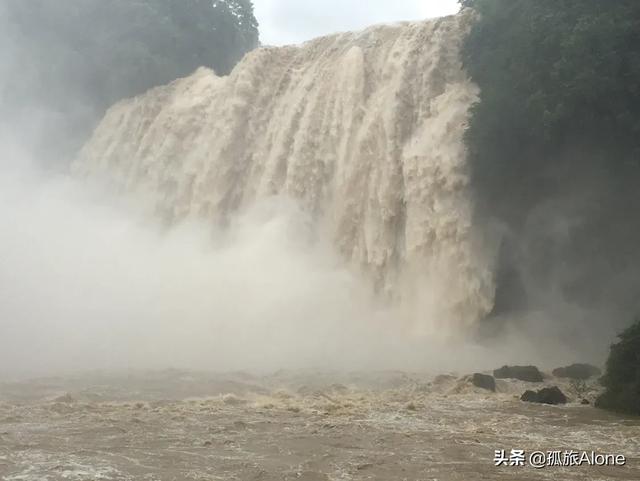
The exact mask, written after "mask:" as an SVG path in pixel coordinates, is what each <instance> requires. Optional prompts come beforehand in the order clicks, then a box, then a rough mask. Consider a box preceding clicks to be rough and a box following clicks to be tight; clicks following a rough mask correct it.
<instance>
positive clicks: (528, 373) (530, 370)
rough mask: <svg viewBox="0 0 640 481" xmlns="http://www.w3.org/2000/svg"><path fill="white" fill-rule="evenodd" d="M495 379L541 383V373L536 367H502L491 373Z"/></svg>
mask: <svg viewBox="0 0 640 481" xmlns="http://www.w3.org/2000/svg"><path fill="white" fill-rule="evenodd" d="M493 377H495V378H496V379H505V378H512V379H519V380H520V381H528V382H542V373H541V372H540V371H539V370H538V368H537V367H536V366H502V367H501V368H500V369H496V370H494V371H493Z"/></svg>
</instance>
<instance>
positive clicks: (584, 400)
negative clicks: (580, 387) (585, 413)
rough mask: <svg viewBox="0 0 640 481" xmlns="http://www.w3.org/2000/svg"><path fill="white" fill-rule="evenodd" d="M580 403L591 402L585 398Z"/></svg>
mask: <svg viewBox="0 0 640 481" xmlns="http://www.w3.org/2000/svg"><path fill="white" fill-rule="evenodd" d="M580 404H591V403H590V402H589V400H588V399H583V400H582V401H580Z"/></svg>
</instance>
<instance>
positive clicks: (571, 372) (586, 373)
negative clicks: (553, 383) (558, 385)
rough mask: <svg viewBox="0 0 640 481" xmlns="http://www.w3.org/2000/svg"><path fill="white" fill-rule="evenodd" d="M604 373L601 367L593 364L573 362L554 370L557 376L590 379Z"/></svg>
mask: <svg viewBox="0 0 640 481" xmlns="http://www.w3.org/2000/svg"><path fill="white" fill-rule="evenodd" d="M601 373H602V371H600V369H598V368H597V367H596V366H592V365H591V364H581V363H576V364H571V365H570V366H565V367H558V368H556V369H554V370H553V375H554V376H555V377H568V378H571V379H589V378H590V377H593V376H599V375H600V374H601Z"/></svg>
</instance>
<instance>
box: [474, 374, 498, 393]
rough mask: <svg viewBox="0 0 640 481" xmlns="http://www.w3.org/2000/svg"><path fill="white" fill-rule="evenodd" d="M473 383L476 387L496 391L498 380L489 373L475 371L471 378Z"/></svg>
mask: <svg viewBox="0 0 640 481" xmlns="http://www.w3.org/2000/svg"><path fill="white" fill-rule="evenodd" d="M471 383H472V384H473V385H474V386H476V387H480V388H482V389H487V390H489V391H491V392H496V380H495V379H494V378H493V376H489V375H488V374H480V373H475V374H474V375H473V377H472V378H471Z"/></svg>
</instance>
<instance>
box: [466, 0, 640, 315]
mask: <svg viewBox="0 0 640 481" xmlns="http://www.w3.org/2000/svg"><path fill="white" fill-rule="evenodd" d="M460 3H461V4H462V6H463V7H470V8H473V9H474V10H475V11H476V12H477V13H478V14H479V15H478V19H477V21H476V22H475V24H474V26H473V28H472V31H471V33H470V35H469V36H468V38H467V40H466V44H465V48H464V62H465V67H466V68H467V70H468V72H469V73H470V75H471V77H472V78H473V80H474V81H475V82H476V83H477V84H478V85H479V87H480V88H481V101H480V102H479V103H477V104H476V105H475V107H474V110H473V116H472V119H471V122H470V126H469V129H468V131H467V144H468V147H469V153H470V163H471V168H472V179H473V182H472V183H473V186H474V189H475V196H476V206H477V211H476V221H477V222H478V223H479V224H480V225H485V226H488V225H491V226H499V227H500V231H501V232H502V233H506V235H505V236H504V238H505V241H504V242H505V244H504V245H506V247H505V248H504V249H503V252H502V257H501V264H509V265H507V266H505V265H501V266H500V269H501V270H500V272H502V275H503V282H502V283H501V285H499V286H498V287H499V291H498V298H499V299H500V297H501V296H502V297H505V294H504V293H505V292H507V293H508V294H507V295H506V296H507V297H511V298H518V299H519V302H520V303H528V304H532V303H535V302H536V301H535V299H534V297H536V296H538V297H541V298H542V297H544V295H543V294H542V293H543V292H544V291H547V292H548V291H553V292H554V295H556V296H558V295H559V296H560V297H562V298H563V299H564V300H566V301H567V302H568V303H573V304H577V305H580V306H583V307H588V308H589V309H590V310H592V311H593V309H592V308H593V307H596V308H601V309H609V308H610V307H611V308H612V309H615V310H616V311H619V312H617V313H616V318H618V319H625V318H628V316H629V314H630V313H635V312H638V310H639V309H640V296H639V295H638V293H639V292H640V215H638V209H639V208H640V188H639V186H640V2H638V1H636V0H617V1H615V2H603V1H600V0H539V1H538V0H537V1H531V0H462V1H461V2H460ZM507 244H508V245H507ZM505 252H506V254H505ZM514 270H517V271H518V272H517V275H514ZM505 279H507V280H505ZM499 281H500V279H499ZM520 284H522V286H523V287H522V288H518V289H516V290H518V291H519V292H511V291H513V290H514V286H519V285H520ZM532 286H534V287H535V288H532ZM522 291H526V295H523V293H522ZM500 304H502V305H510V304H509V300H508V299H507V300H505V299H502V300H501V302H500ZM612 306H613V307H612ZM510 307H512V306H511V305H510ZM529 307H530V306H529ZM632 315H633V314H632Z"/></svg>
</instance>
